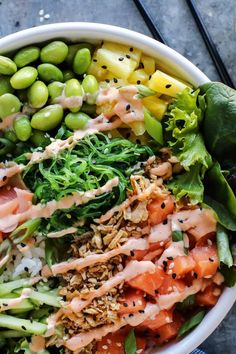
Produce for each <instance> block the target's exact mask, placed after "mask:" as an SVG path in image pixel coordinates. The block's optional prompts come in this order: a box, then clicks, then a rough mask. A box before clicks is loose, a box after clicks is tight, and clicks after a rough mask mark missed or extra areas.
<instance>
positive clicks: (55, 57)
mask: <svg viewBox="0 0 236 354" xmlns="http://www.w3.org/2000/svg"><path fill="white" fill-rule="evenodd" d="M67 54H68V47H67V45H66V44H65V43H64V42H62V41H53V42H51V43H49V44H47V45H46V46H45V47H43V48H42V50H41V53H40V59H41V61H42V62H43V63H50V64H61V63H62V62H63V61H64V60H65V59H66V57H67Z"/></svg>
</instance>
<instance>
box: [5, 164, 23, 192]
mask: <svg viewBox="0 0 236 354" xmlns="http://www.w3.org/2000/svg"><path fill="white" fill-rule="evenodd" d="M23 168H24V165H17V164H15V163H12V164H11V166H10V165H9V166H8V167H5V166H3V164H1V165H0V187H2V186H4V185H5V184H7V183H8V180H9V178H10V177H13V176H15V175H16V174H18V173H20V172H22V171H23Z"/></svg>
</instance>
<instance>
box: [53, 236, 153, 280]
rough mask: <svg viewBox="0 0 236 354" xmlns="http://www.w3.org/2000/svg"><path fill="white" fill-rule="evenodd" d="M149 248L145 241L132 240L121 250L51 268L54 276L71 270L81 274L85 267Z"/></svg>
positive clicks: (120, 248)
mask: <svg viewBox="0 0 236 354" xmlns="http://www.w3.org/2000/svg"><path fill="white" fill-rule="evenodd" d="M146 248H148V243H147V241H146V240H145V239H134V238H130V239H129V240H128V241H127V242H126V243H125V244H124V245H122V246H121V247H119V248H115V249H113V250H111V251H108V252H106V253H102V254H91V255H89V256H87V257H85V258H79V259H75V260H72V261H66V262H62V263H58V264H54V265H52V267H51V271H52V274H53V275H54V276H55V275H57V274H65V273H67V272H69V271H71V270H76V271H77V272H79V271H80V270H81V269H83V268H85V267H89V266H92V265H94V264H97V263H105V262H107V261H108V260H109V259H110V258H112V257H115V256H118V255H119V254H126V255H129V253H130V251H132V250H144V249H146Z"/></svg>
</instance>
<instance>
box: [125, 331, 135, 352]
mask: <svg viewBox="0 0 236 354" xmlns="http://www.w3.org/2000/svg"><path fill="white" fill-rule="evenodd" d="M136 350H137V346H136V338H135V333H134V330H133V329H132V330H131V331H130V332H129V334H128V335H127V337H126V338H125V354H135V353H136Z"/></svg>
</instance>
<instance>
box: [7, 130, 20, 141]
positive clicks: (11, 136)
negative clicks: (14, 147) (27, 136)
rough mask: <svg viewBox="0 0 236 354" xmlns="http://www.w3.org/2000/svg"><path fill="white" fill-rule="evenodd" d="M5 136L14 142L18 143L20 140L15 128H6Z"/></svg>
mask: <svg viewBox="0 0 236 354" xmlns="http://www.w3.org/2000/svg"><path fill="white" fill-rule="evenodd" d="M3 137H4V138H5V139H7V140H10V141H11V142H13V143H17V141H18V138H17V136H16V133H15V132H14V131H13V130H6V131H5V132H4V135H3Z"/></svg>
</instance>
